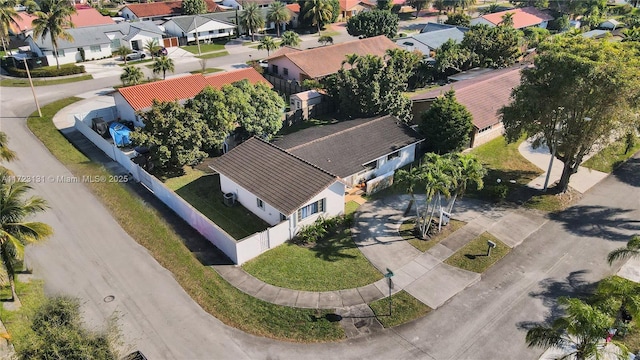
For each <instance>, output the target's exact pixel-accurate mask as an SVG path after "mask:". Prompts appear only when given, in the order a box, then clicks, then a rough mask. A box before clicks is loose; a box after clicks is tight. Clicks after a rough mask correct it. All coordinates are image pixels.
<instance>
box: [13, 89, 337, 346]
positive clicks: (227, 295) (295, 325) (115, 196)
mask: <svg viewBox="0 0 640 360" xmlns="http://www.w3.org/2000/svg"><path fill="white" fill-rule="evenodd" d="M78 100H81V99H78V98H68V99H64V100H59V101H56V102H54V103H51V104H48V105H46V106H44V107H43V108H42V112H43V115H44V118H42V119H41V118H38V117H37V113H36V114H32V115H31V116H30V117H29V119H28V120H27V125H28V126H29V128H30V129H31V131H32V132H33V133H34V134H35V135H36V136H37V137H38V138H39V139H40V141H42V142H43V143H44V144H45V146H47V148H48V149H49V151H51V153H52V154H53V155H54V156H55V157H56V158H58V160H59V161H61V162H62V163H63V164H64V165H65V166H66V167H67V168H68V169H69V170H70V171H71V172H72V173H73V174H74V175H75V176H79V177H82V176H109V175H110V173H109V172H107V170H105V168H104V167H102V166H101V165H99V164H96V163H93V162H91V161H90V160H89V159H88V158H87V157H86V156H85V155H84V154H82V153H81V152H80V151H78V150H77V149H76V148H75V147H74V146H73V145H72V144H70V143H69V142H68V141H67V140H66V139H65V138H64V137H63V136H62V134H60V132H59V131H58V130H57V129H56V128H55V126H54V125H53V122H52V121H51V119H52V117H53V115H54V114H55V113H57V112H58V111H59V110H60V109H62V108H63V107H65V106H66V105H69V104H71V103H73V102H75V101H78ZM85 186H87V187H88V188H89V189H90V190H91V191H92V192H93V193H94V195H95V196H96V197H97V198H98V199H99V200H100V201H101V202H102V203H103V204H104V205H105V206H106V207H107V209H108V210H109V211H110V213H111V214H112V216H113V217H114V219H116V221H118V223H119V224H120V226H122V228H123V229H124V230H125V231H126V232H127V233H128V234H129V235H131V237H132V238H134V239H135V240H136V241H137V242H138V243H139V244H140V245H142V246H144V247H145V248H146V249H147V250H148V251H149V253H150V254H151V255H152V256H153V257H154V258H155V259H156V260H157V261H158V263H159V264H160V265H161V266H163V267H164V268H165V269H167V270H169V271H170V272H171V273H172V274H173V277H174V278H175V279H176V281H177V282H178V283H179V284H180V285H181V286H182V288H183V289H184V290H185V291H186V292H187V293H188V294H189V296H191V298H192V299H194V300H195V301H196V302H197V303H198V304H199V305H200V307H202V308H203V309H204V310H205V311H206V312H208V313H209V314H211V315H213V316H215V317H216V318H217V319H219V320H220V321H222V322H224V323H225V324H227V325H229V326H233V327H237V328H238V329H240V330H242V331H245V332H248V333H250V334H253V335H257V336H264V337H269V338H273V339H280V340H288V341H300V342H319V341H335V340H342V339H344V337H345V334H344V330H343V329H342V328H341V327H340V325H339V324H338V323H337V322H330V321H328V320H326V318H324V315H326V314H329V313H332V311H328V310H327V311H324V310H323V311H317V310H312V309H299V308H292V307H287V306H279V305H274V304H271V303H267V302H265V301H262V300H259V299H256V298H254V297H251V296H249V295H247V294H245V293H243V292H241V291H240V290H238V289H236V288H235V287H233V286H232V285H230V284H229V283H228V282H226V281H225V280H224V279H222V278H221V277H220V276H219V275H218V274H217V273H216V272H215V271H214V270H213V269H211V268H210V267H208V266H204V265H203V264H202V263H201V262H200V261H199V260H198V259H197V258H196V256H195V255H194V254H193V253H191V251H190V250H189V249H188V248H187V247H186V246H185V244H184V243H183V239H182V238H181V237H180V236H179V235H178V234H177V233H176V232H175V230H174V229H173V226H172V225H170V224H168V223H167V222H166V221H165V220H164V218H163V217H162V215H161V214H160V213H158V212H157V211H156V210H155V209H154V208H153V207H150V206H149V205H148V204H147V203H145V202H144V201H142V199H141V198H140V197H139V196H138V195H137V194H136V193H135V192H134V191H132V190H131V189H130V188H129V186H128V185H127V184H122V183H116V182H112V183H110V182H107V183H86V184H85ZM3 319H4V318H3Z"/></svg>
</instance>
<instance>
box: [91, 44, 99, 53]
mask: <svg viewBox="0 0 640 360" xmlns="http://www.w3.org/2000/svg"><path fill="white" fill-rule="evenodd" d="M91 52H92V53H99V52H100V45H91Z"/></svg>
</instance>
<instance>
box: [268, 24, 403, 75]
mask: <svg viewBox="0 0 640 360" xmlns="http://www.w3.org/2000/svg"><path fill="white" fill-rule="evenodd" d="M396 48H398V46H397V45H396V44H395V43H394V42H393V41H391V40H389V38H387V37H386V36H384V35H380V36H376V37H372V38H367V39H362V40H355V41H349V42H345V43H341V44H335V45H329V46H321V47H317V48H313V49H307V50H300V49H294V48H290V47H284V48H281V49H280V50H278V51H276V52H275V53H273V55H271V56H270V57H268V58H267V60H268V71H269V72H270V73H271V74H274V75H276V76H279V77H282V78H283V79H287V80H293V81H299V82H302V81H303V80H305V79H320V78H322V77H325V76H327V75H331V74H333V73H336V72H338V70H340V68H341V67H342V66H343V64H342V63H343V61H344V60H345V59H346V56H347V55H349V54H356V55H377V56H384V55H385V53H386V51H387V50H389V49H396Z"/></svg>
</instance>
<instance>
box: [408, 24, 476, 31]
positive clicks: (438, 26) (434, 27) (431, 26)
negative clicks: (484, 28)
mask: <svg viewBox="0 0 640 360" xmlns="http://www.w3.org/2000/svg"><path fill="white" fill-rule="evenodd" d="M455 28H458V29H464V31H467V30H469V29H468V28H466V27H462V26H456V25H449V24H438V23H434V22H429V23H427V25H425V26H424V28H422V30H420V32H421V33H426V32H432V31H440V30H447V29H455Z"/></svg>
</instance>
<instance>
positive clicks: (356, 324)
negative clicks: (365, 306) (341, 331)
mask: <svg viewBox="0 0 640 360" xmlns="http://www.w3.org/2000/svg"><path fill="white" fill-rule="evenodd" d="M353 325H354V326H355V327H356V329H360V328H361V327H363V326H365V325H367V322H366V321H364V320H360V321H357V322H356V323H355V324H353Z"/></svg>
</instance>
